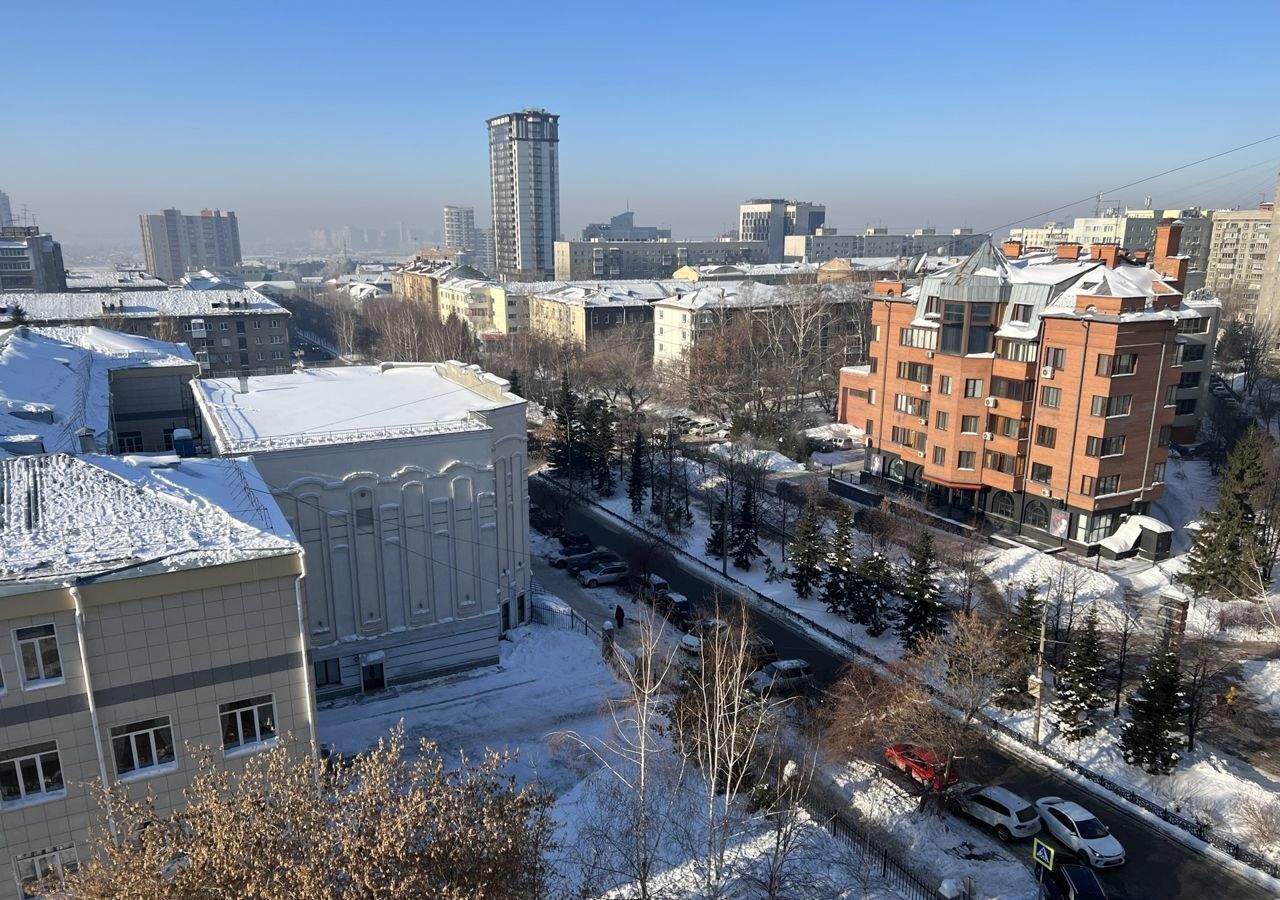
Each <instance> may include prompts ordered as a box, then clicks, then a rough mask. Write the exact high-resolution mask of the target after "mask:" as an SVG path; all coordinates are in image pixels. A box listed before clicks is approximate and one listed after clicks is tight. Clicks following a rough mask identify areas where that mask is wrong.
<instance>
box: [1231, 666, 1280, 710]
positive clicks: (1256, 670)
mask: <svg viewBox="0 0 1280 900" xmlns="http://www.w3.org/2000/svg"><path fill="white" fill-rule="evenodd" d="M1240 669H1241V671H1243V672H1244V683H1243V684H1242V685H1241V688H1242V689H1243V690H1244V694H1245V696H1246V697H1247V698H1248V699H1250V700H1252V701H1253V702H1254V703H1256V704H1257V705H1258V706H1260V707H1262V708H1263V709H1264V710H1266V711H1267V712H1268V713H1269V714H1270V715H1271V716H1272V717H1274V718H1276V719H1280V659H1251V660H1249V661H1248V662H1244V663H1241V664H1240Z"/></svg>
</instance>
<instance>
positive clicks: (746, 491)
mask: <svg viewBox="0 0 1280 900" xmlns="http://www.w3.org/2000/svg"><path fill="white" fill-rule="evenodd" d="M759 529H760V523H759V520H758V517H757V514H756V492H755V488H753V487H752V486H751V485H749V484H748V485H746V487H744V488H743V491H742V503H741V504H740V505H739V506H738V514H737V516H735V517H734V520H733V529H732V530H731V531H730V532H729V555H730V556H731V557H733V566H734V568H736V569H741V570H742V571H744V572H750V571H751V561H752V560H753V559H755V558H756V557H757V556H764V551H762V550H761V549H760V544H759Z"/></svg>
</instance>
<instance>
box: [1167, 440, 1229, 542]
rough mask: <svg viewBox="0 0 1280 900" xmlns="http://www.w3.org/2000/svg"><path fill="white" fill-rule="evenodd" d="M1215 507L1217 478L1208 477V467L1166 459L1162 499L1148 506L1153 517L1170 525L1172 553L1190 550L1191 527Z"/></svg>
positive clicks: (1199, 462) (1201, 461)
mask: <svg viewBox="0 0 1280 900" xmlns="http://www.w3.org/2000/svg"><path fill="white" fill-rule="evenodd" d="M1217 505H1218V479H1217V478H1215V477H1214V476H1213V475H1212V474H1210V472H1209V464H1208V463H1207V462H1205V461H1204V460H1200V459H1178V458H1177V457H1175V456H1170V457H1169V460H1168V462H1166V463H1165V474H1164V496H1163V497H1161V498H1160V499H1159V500H1155V501H1153V502H1152V504H1151V507H1152V511H1153V513H1154V514H1155V516H1156V517H1157V518H1159V519H1160V520H1162V521H1164V522H1168V523H1169V524H1170V525H1171V526H1173V552H1174V553H1185V552H1186V551H1187V550H1189V549H1190V547H1191V538H1192V535H1193V534H1194V531H1195V528H1194V526H1198V525H1199V524H1200V522H1201V520H1202V519H1203V517H1204V512H1205V511H1206V510H1212V509H1215V508H1217Z"/></svg>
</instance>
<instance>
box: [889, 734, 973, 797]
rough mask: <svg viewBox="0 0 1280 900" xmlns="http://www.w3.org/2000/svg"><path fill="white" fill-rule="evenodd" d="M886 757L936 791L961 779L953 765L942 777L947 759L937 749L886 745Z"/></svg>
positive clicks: (899, 768)
mask: <svg viewBox="0 0 1280 900" xmlns="http://www.w3.org/2000/svg"><path fill="white" fill-rule="evenodd" d="M884 758H885V760H886V761H887V762H888V763H889V765H891V766H893V767H894V768H895V769H897V770H898V771H899V772H904V773H906V774H907V775H908V776H910V777H911V778H912V779H913V780H915V781H918V782H919V783H920V784H922V785H924V786H925V787H927V788H930V789H932V790H935V791H940V790H942V789H943V788H945V787H948V786H949V785H953V784H955V783H956V782H957V781H959V780H960V776H959V775H957V774H956V771H955V767H954V766H952V767H951V769H950V771H948V772H947V776H946V778H945V779H944V778H943V777H942V770H943V769H944V768H946V765H947V761H946V760H945V759H944V758H943V757H941V756H939V755H938V754H937V752H936V751H934V750H930V749H929V748H928V747H917V746H916V745H915V744H893V745H892V746H889V747H886V748H885V751H884Z"/></svg>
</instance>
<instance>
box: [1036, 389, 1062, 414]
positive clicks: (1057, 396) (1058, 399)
mask: <svg viewBox="0 0 1280 900" xmlns="http://www.w3.org/2000/svg"><path fill="white" fill-rule="evenodd" d="M1040 405H1041V406H1044V407H1047V408H1048V409H1059V408H1061V407H1062V388H1056V387H1042V388H1040Z"/></svg>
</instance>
